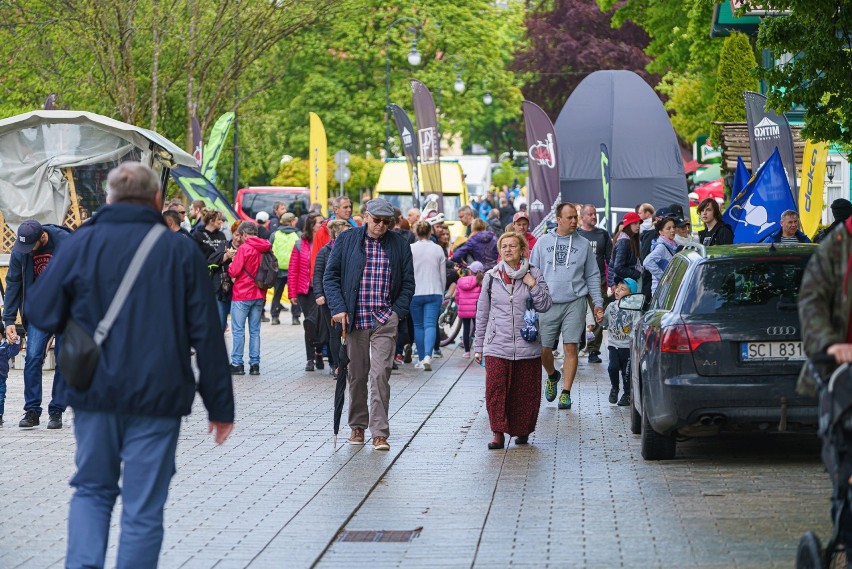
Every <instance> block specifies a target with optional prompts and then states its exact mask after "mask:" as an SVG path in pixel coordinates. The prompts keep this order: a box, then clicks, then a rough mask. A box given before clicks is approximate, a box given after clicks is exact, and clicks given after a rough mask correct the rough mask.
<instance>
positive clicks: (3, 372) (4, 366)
mask: <svg viewBox="0 0 852 569" xmlns="http://www.w3.org/2000/svg"><path fill="white" fill-rule="evenodd" d="M20 342H21V340H20V338H18V341H17V342H15V343H14V344H10V343H9V342H7V341H6V339H5V338H4V339H3V340H2V341H0V426H2V425H3V412H4V407H5V405H6V378H8V377H9V359H10V358H14V357H15V356H17V355H18V352H20V351H21V344H20Z"/></svg>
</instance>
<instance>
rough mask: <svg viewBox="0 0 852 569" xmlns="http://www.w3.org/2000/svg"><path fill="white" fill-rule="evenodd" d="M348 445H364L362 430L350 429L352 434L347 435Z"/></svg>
mask: <svg viewBox="0 0 852 569" xmlns="http://www.w3.org/2000/svg"><path fill="white" fill-rule="evenodd" d="M349 444H350V445H362V444H364V429H359V428H358V427H354V428H353V429H352V433H350V434H349Z"/></svg>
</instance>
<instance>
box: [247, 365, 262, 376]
mask: <svg viewBox="0 0 852 569" xmlns="http://www.w3.org/2000/svg"><path fill="white" fill-rule="evenodd" d="M249 375H260V364H251V365H249Z"/></svg>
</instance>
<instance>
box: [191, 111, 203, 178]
mask: <svg viewBox="0 0 852 569" xmlns="http://www.w3.org/2000/svg"><path fill="white" fill-rule="evenodd" d="M201 144H202V143H201V125H200V124H198V119H197V118H196V117H192V156H193V158H195V163H196V164H198V167H199V168H201V164H202V163H203V161H202V159H201Z"/></svg>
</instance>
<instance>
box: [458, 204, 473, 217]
mask: <svg viewBox="0 0 852 569" xmlns="http://www.w3.org/2000/svg"><path fill="white" fill-rule="evenodd" d="M463 213H469V214H471V215H473V208H471V207H470V206H469V205H463V206H461V207H460V208H459V215H461V214H463Z"/></svg>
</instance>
